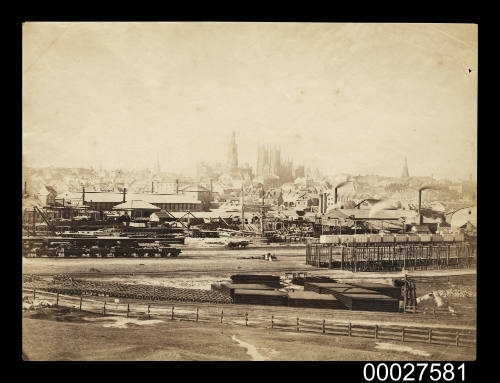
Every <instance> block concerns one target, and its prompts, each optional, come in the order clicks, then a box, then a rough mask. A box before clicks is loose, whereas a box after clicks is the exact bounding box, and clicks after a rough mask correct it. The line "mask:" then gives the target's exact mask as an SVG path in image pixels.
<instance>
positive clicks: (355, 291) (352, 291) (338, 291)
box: [321, 286, 380, 296]
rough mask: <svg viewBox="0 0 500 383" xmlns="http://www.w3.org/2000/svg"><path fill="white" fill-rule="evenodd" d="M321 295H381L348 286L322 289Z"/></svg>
mask: <svg viewBox="0 0 500 383" xmlns="http://www.w3.org/2000/svg"><path fill="white" fill-rule="evenodd" d="M321 294H333V295H335V296H337V295H336V294H363V295H369V294H373V295H379V294H380V293H377V292H376V291H373V290H368V289H362V288H360V287H355V286H348V287H337V286H330V287H322V288H321Z"/></svg>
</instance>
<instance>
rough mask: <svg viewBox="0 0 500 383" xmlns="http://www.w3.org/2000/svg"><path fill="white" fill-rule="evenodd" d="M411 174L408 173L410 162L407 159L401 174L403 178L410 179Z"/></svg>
mask: <svg viewBox="0 0 500 383" xmlns="http://www.w3.org/2000/svg"><path fill="white" fill-rule="evenodd" d="M409 177H410V173H409V172H408V161H407V160H406V157H405V163H404V165H403V172H402V173H401V178H409Z"/></svg>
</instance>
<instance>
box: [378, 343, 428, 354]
mask: <svg viewBox="0 0 500 383" xmlns="http://www.w3.org/2000/svg"><path fill="white" fill-rule="evenodd" d="M375 348H376V349H379V350H387V351H401V352H407V353H409V354H412V355H416V356H426V357H429V356H431V354H429V353H428V352H425V351H421V350H415V349H414V348H411V347H408V346H400V345H397V344H392V343H377V345H376V346H375Z"/></svg>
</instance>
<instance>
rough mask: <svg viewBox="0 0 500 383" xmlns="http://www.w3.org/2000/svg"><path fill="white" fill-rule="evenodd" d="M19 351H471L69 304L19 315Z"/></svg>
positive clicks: (93, 356) (364, 356) (322, 354)
mask: <svg viewBox="0 0 500 383" xmlns="http://www.w3.org/2000/svg"><path fill="white" fill-rule="evenodd" d="M151 322H152V323H151ZM305 345H307V346H305ZM23 353H24V355H25V356H26V358H27V359H29V360H51V361H55V360H172V361H176V360H182V361H194V360H228V361H231V360H241V361H250V360H261V361H283V360H305V361H308V360H310V361H320V360H334V361H342V360H362V361H364V360H433V361H439V360H474V359H475V349H471V348H464V347H451V346H437V345H428V344H421V343H401V342H396V341H379V340H376V339H367V338H354V337H345V336H331V335H321V334H303V333H293V332H285V331H279V330H271V329H268V330H265V329H253V328H250V327H241V326H232V325H220V324H212V323H194V322H178V321H168V320H162V321H158V320H154V321H150V320H139V319H136V318H130V319H127V318H123V317H121V318H117V317H101V316H99V315H95V314H91V313H86V312H78V311H72V310H69V309H43V310H38V311H29V312H25V313H23Z"/></svg>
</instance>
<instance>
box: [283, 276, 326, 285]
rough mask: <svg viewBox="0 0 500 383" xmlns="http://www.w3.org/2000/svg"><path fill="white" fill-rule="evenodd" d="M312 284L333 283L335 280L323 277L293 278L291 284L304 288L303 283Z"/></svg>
mask: <svg viewBox="0 0 500 383" xmlns="http://www.w3.org/2000/svg"><path fill="white" fill-rule="evenodd" d="M306 282H312V283H316V282H317V283H334V282H335V279H332V278H330V277H325V276H319V275H318V276H314V277H293V278H292V283H293V284H294V285H299V286H304V283H306Z"/></svg>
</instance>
